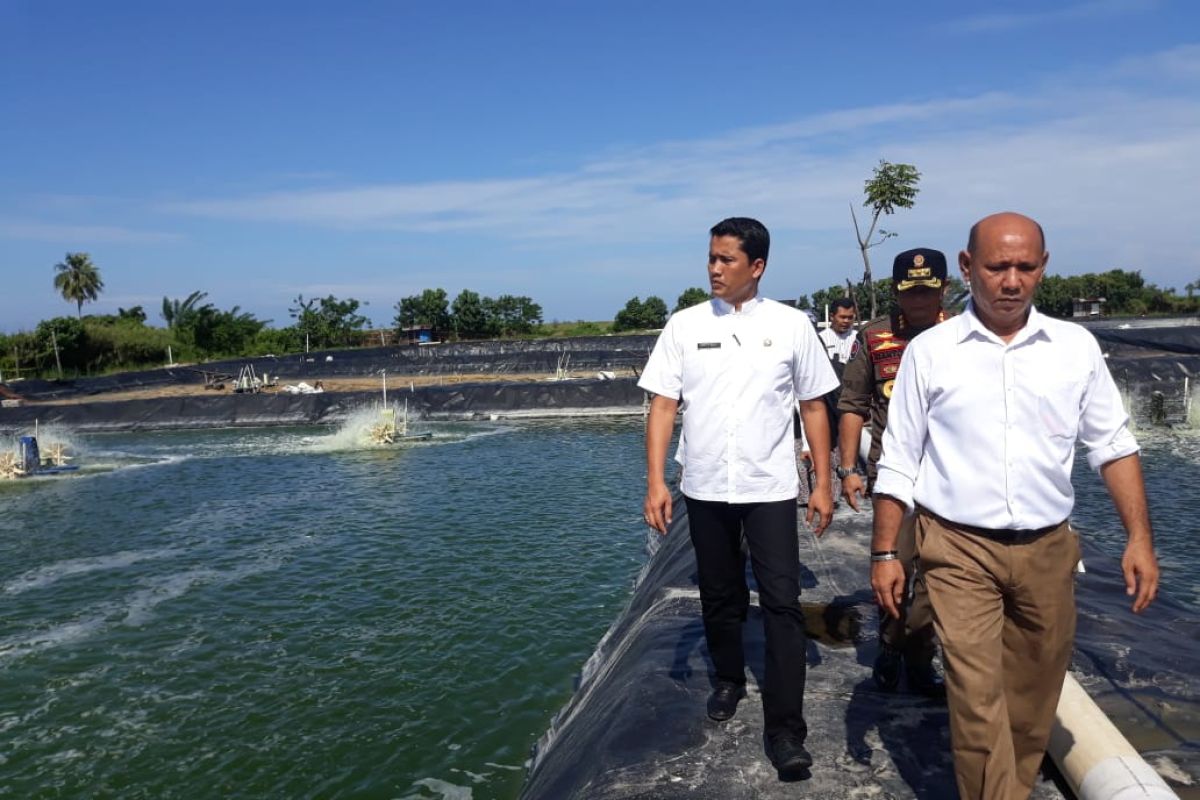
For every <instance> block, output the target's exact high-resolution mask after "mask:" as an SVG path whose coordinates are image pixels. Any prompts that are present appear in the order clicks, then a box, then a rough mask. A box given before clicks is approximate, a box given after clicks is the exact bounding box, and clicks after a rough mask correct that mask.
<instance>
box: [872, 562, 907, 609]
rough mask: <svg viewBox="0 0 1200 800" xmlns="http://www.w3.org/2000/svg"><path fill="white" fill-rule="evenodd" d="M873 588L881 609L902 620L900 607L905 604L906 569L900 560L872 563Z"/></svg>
mask: <svg viewBox="0 0 1200 800" xmlns="http://www.w3.org/2000/svg"><path fill="white" fill-rule="evenodd" d="M871 588H872V589H874V590H875V602H876V603H878V604H879V607H880V608H882V609H883V610H884V611H885V612H887V613H888V614H891V615H892V616H893V617H895V618H896V619H900V606H901V605H902V604H903V603H904V567H903V566H902V565H901V564H900V561H899V559H893V560H891V561H872V562H871Z"/></svg>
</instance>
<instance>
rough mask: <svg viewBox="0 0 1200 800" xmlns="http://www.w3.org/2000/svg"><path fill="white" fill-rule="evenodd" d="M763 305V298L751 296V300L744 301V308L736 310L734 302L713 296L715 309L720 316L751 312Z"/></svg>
mask: <svg viewBox="0 0 1200 800" xmlns="http://www.w3.org/2000/svg"><path fill="white" fill-rule="evenodd" d="M761 305H762V298H761V297H760V296H758V295H755V296H754V297H751V298H750V299H749V300H743V301H742V310H741V311H735V310H734V308H733V304H732V303H726V302H725V301H724V300H722V299H721V298H719V297H714V298H713V309H714V310H715V311H716V312H717V316H718V317H723V316H725V315H726V314H738V315H741V314H749V313H751V312H753V311H754V310H755V309H757V308H758V307H759V306H761Z"/></svg>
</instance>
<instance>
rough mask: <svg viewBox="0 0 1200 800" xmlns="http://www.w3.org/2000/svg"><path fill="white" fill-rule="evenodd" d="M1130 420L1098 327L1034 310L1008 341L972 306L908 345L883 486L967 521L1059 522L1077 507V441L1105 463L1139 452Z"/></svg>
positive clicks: (1005, 524) (1095, 464)
mask: <svg viewBox="0 0 1200 800" xmlns="http://www.w3.org/2000/svg"><path fill="white" fill-rule="evenodd" d="M1128 426H1129V416H1128V414H1126V413H1125V409H1124V407H1123V405H1122V403H1121V395H1120V393H1119V392H1118V391H1117V386H1116V384H1115V383H1114V382H1113V379H1112V375H1110V374H1109V371H1108V366H1107V365H1106V364H1105V363H1104V356H1103V355H1102V354H1101V352H1100V346H1099V345H1098V344H1097V343H1096V340H1095V338H1094V337H1093V336H1092V335H1091V334H1090V333H1088V332H1087V331H1086V330H1084V329H1083V328H1082V327H1080V326H1079V325H1075V324H1074V323H1070V322H1062V321H1060V320H1056V319H1052V318H1050V317H1046V316H1044V315H1042V314H1039V313H1038V312H1037V310H1036V309H1030V312H1029V320H1028V322H1026V324H1025V327H1024V328H1022V329H1021V330H1020V331H1019V332H1018V333H1017V334H1016V336H1014V337H1013V339H1012V341H1011V342H1009V343H1008V344H1005V343H1004V341H1003V340H1001V339H1000V337H998V336H996V334H994V333H992V332H991V331H989V330H988V329H987V328H985V327H984V326H983V323H982V322H981V321H980V320H979V317H978V316H976V315H975V311H974V308H973V307H972V306H971V305H968V306H967V309H966V311H964V312H963V313H962V314H961V315H959V316H958V317H957V318H955V319H952V320H948V321H946V322H944V323H942V324H941V325H938V326H936V327H934V328H931V329H929V330H928V331H925V332H924V333H922V334H921V335H920V336H917V337H916V338H915V339H913V341H912V343H911V344H909V346H908V349H906V350H905V351H904V358H903V360H902V361H901V362H900V371H899V374H898V375H897V376H896V384H895V388H894V390H893V392H892V398H891V405H890V407H889V409H888V424H887V429H886V430H885V431H884V435H883V455H882V456H881V457H880V459H879V477H878V479H877V481H876V483H875V491H876V492H878V493H880V494H886V495H889V496H891V497H894V498H896V499H897V500H900V501H903V502H904V503H905V504H907V505H908V506H909V507H910V508H911V507H913V504H914V502H915V503H917V504H920V505H922V506H924V507H925V508H928V509H929V510H930V511H932V512H933V513H934V514H937V515H938V516H940V517H943V518H945V519H948V520H950V521H952V522H957V523H959V524H962V525H972V526H976V527H981V528H996V529H1010V530H1033V529H1038V528H1044V527H1048V526H1050V525H1056V524H1058V523H1060V522H1062V521H1063V520H1065V519H1066V518H1067V517H1068V516H1069V515H1070V513H1071V509H1072V507H1073V506H1074V503H1075V493H1074V490H1073V489H1072V488H1071V467H1072V465H1073V463H1074V455H1075V442H1076V441H1079V442H1082V443H1083V445H1084V446H1085V447H1086V448H1087V450H1088V454H1087V458H1088V463H1089V464H1090V465H1091V467H1092V469H1095V470H1099V469H1100V467H1101V466H1102V465H1103V464H1105V463H1107V462H1109V461H1112V460H1114V459H1118V458H1121V457H1123V456H1127V455H1129V454H1131V453H1135V452H1137V450H1138V445H1137V442H1136V441H1135V440H1134V438H1133V435H1132V434H1131V433H1130V432H1129V427H1128Z"/></svg>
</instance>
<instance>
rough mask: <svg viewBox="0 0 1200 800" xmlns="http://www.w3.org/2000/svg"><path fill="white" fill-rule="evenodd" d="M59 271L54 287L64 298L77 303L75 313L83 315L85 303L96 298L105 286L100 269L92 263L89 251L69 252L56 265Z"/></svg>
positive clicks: (55, 277)
mask: <svg viewBox="0 0 1200 800" xmlns="http://www.w3.org/2000/svg"><path fill="white" fill-rule="evenodd" d="M54 269H55V270H56V271H57V272H58V274H57V275H55V276H54V288H55V289H58V291H59V292H60V293H61V294H62V296H63V299H64V300H70V301H72V302H74V303H75V313H76V316H78V317H81V318H82V317H83V303H84V301H86V300H95V299H96V298H97V297H99V296H100V290H101V289H103V288H104V281H102V280H100V269H99V268H98V267H97V266H96V265H95V264H93V263H92V259H91V257H90V256H89V255H88V254H87V253H67V257H66V258H64V259H63V260H62V261H61V262H60V263H58V264H55V265H54Z"/></svg>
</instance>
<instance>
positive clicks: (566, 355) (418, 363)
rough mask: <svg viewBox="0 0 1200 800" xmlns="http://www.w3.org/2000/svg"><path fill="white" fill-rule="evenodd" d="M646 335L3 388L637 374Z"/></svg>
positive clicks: (288, 359)
mask: <svg viewBox="0 0 1200 800" xmlns="http://www.w3.org/2000/svg"><path fill="white" fill-rule="evenodd" d="M655 338H656V337H655V336H653V335H636V336H634V335H630V336H591V337H580V338H572V339H532V340H515V341H495V342H458V343H455V344H433V345H404V346H401V347H364V348H357V349H352V350H328V351H321V352H312V353H301V354H293V355H289V356H283V357H273V356H272V357H260V358H242V359H230V360H226V361H213V362H209V363H206V364H196V365H192V366H186V367H182V366H181V367H172V368H169V369H168V368H163V369H155V370H145V371H141V372H123V373H119V374H115V375H104V376H99V377H94V378H77V379H75V380H64V381H45V380H25V381H21V382H20V383H18V384H14V385H12V386H11V387H10V388H12V389H13V391H16V392H18V393H19V394H20V395H21V396H22V397H24V398H25V399H27V400H46V399H53V398H59V397H73V396H79V395H95V394H102V393H104V392H115V391H125V390H129V389H149V388H155V387H161V386H173V385H181V384H199V383H203V382H204V376H203V374H202V373H203V372H209V373H223V374H229V375H236V374H237V372H238V370H240V369H241V368H242V367H243V366H245V365H247V364H251V365H253V366H254V369H255V371H256V372H257V373H258V374H259V375H261V374H262V373H264V372H266V373H268V374H270V375H273V376H278V377H279V378H280V379H283V380H288V381H296V380H307V381H309V383H311V382H312V381H313V380H315V379H317V378H331V377H363V376H369V375H374V374H378V373H379V372H380V371H382V370H387V371H388V372H389V373H391V374H394V375H455V374H501V375H503V374H508V373H511V374H513V375H519V374H522V373H554V372H556V370H557V369H558V368H559V367H560V366H562V367H564V368H565V369H567V370H569V371H570V372H571V373H573V374H574V375H583V376H589V377H590V376H594V374H595V373H596V372H599V371H601V370H604V371H613V370H622V369H636V370H639V371H640V370H641V368H642V366H643V365H644V364H645V363H646V359H647V358H649V356H650V349H651V348H652V347H654V341H655Z"/></svg>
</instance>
